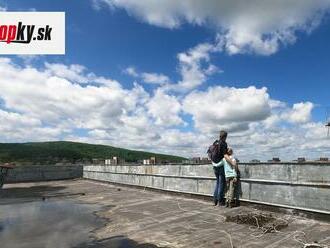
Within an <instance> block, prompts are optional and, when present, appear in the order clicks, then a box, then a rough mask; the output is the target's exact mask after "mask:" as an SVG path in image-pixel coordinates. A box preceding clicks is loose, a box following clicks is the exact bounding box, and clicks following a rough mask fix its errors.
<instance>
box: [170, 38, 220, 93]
mask: <svg viewBox="0 0 330 248" xmlns="http://www.w3.org/2000/svg"><path fill="white" fill-rule="evenodd" d="M218 50H219V48H218V46H217V45H213V44H210V43H202V44H199V45H197V46H196V47H194V48H192V49H189V50H188V51H187V52H183V53H179V54H178V56H177V58H178V61H179V72H180V74H181V77H182V79H181V80H180V81H179V82H178V83H177V84H176V85H172V86H171V87H169V88H170V89H174V90H177V91H187V90H191V89H194V88H196V87H197V86H199V85H201V84H203V83H204V82H205V81H206V79H207V77H208V76H210V75H212V74H214V73H216V72H218V68H217V67H216V66H215V65H213V64H211V63H209V61H210V54H211V53H212V52H215V51H218ZM205 64H206V65H207V66H206V67H205Z"/></svg>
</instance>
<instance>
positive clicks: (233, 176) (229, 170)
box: [222, 148, 238, 208]
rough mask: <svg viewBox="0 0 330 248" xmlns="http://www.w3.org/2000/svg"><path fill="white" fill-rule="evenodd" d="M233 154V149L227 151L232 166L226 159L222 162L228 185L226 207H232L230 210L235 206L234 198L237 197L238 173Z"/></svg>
mask: <svg viewBox="0 0 330 248" xmlns="http://www.w3.org/2000/svg"><path fill="white" fill-rule="evenodd" d="M233 153H234V152H233V149H232V148H228V149H227V154H228V156H229V158H230V159H231V161H232V164H230V163H228V162H227V160H226V159H223V160H222V162H223V164H224V170H225V177H226V184H227V187H226V188H227V191H226V207H230V208H232V207H233V206H234V197H235V194H234V193H235V190H236V186H237V172H238V166H237V162H236V159H235V158H234V156H233ZM235 200H236V201H238V199H235Z"/></svg>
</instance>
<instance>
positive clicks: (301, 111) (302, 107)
mask: <svg viewBox="0 0 330 248" xmlns="http://www.w3.org/2000/svg"><path fill="white" fill-rule="evenodd" d="M313 108H314V104H313V103H311V102H301V103H296V104H294V105H293V107H292V109H291V110H290V111H288V112H287V113H285V114H284V118H287V119H288V121H290V122H293V123H306V122H308V121H310V120H311V116H312V110H313Z"/></svg>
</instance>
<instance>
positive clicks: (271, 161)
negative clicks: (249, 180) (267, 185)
mask: <svg viewBox="0 0 330 248" xmlns="http://www.w3.org/2000/svg"><path fill="white" fill-rule="evenodd" d="M268 162H269V163H274V162H281V160H280V158H277V157H275V158H273V159H271V160H268Z"/></svg>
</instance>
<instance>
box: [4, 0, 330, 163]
mask: <svg viewBox="0 0 330 248" xmlns="http://www.w3.org/2000/svg"><path fill="white" fill-rule="evenodd" d="M0 11H65V13H66V54H65V55H61V56H60V55H58V56H55V55H48V56H45V55H44V56H38V55H35V56H28V55H25V56H0V75H1V77H0V142H30V141H49V140H70V141H79V142H88V143H96V144H107V145H113V146H118V147H124V148H130V149H137V150H148V151H153V152H160V153H168V154H175V155H181V156H185V157H193V156H203V157H205V156H206V150H207V147H208V146H209V145H210V144H211V143H212V142H213V141H214V140H215V139H217V137H218V134H219V131H220V130H222V129H224V130H227V131H228V132H229V136H228V144H229V145H230V146H231V147H233V149H234V153H235V156H236V157H238V158H239V159H240V160H243V161H247V160H251V159H260V160H268V159H270V158H272V157H280V158H281V159H282V160H293V159H296V158H298V157H306V158H310V159H315V158H319V157H325V156H329V157H330V138H327V130H326V128H325V121H326V112H327V106H330V102H329V99H330V90H329V89H330V87H328V86H329V81H330V70H329V66H330V60H329V57H330V45H329V44H330V19H329V11H330V0H305V1H301V0H267V1H265V0H251V1H245V0H222V1H219V0H186V1H172V0H139V1H137V0H82V1H77V0H76V1H74V0H72V1H67V0H52V1H45V0H25V1H19V0H10V1H6V0H0ZM329 114H330V113H329Z"/></svg>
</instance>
